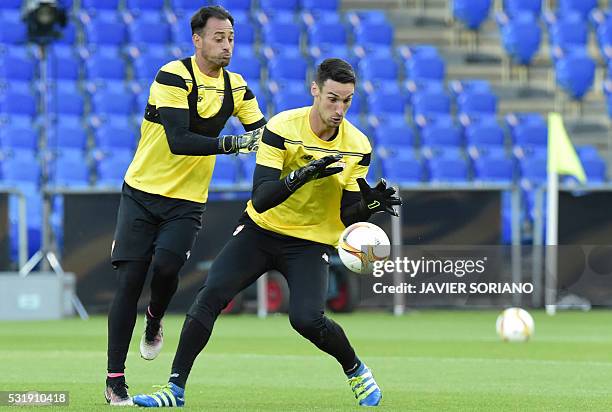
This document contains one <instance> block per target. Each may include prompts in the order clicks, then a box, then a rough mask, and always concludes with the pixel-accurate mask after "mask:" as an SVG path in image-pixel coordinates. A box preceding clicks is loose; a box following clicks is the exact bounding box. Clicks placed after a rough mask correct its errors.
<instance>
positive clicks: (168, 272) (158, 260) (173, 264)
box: [152, 249, 184, 279]
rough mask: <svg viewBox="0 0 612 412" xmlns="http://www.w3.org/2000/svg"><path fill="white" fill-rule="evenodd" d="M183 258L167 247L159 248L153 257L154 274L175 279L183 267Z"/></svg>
mask: <svg viewBox="0 0 612 412" xmlns="http://www.w3.org/2000/svg"><path fill="white" fill-rule="evenodd" d="M183 263H184V262H183V259H182V258H181V257H180V256H178V255H176V254H175V253H172V252H170V251H167V250H165V249H157V250H156V251H155V256H154V257H153V263H152V266H153V276H156V277H162V278H165V279H173V278H176V277H177V276H178V273H179V271H180V270H181V268H182V267H183Z"/></svg>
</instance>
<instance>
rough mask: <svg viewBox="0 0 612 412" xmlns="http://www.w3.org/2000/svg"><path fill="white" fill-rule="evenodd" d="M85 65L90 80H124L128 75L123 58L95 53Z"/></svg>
mask: <svg viewBox="0 0 612 412" xmlns="http://www.w3.org/2000/svg"><path fill="white" fill-rule="evenodd" d="M85 66H86V68H87V78H88V79H89V80H94V81H104V80H124V79H125V77H126V64H125V61H123V60H122V59H116V58H112V57H106V56H97V55H93V56H90V57H89V59H88V60H87V61H86V62H85Z"/></svg>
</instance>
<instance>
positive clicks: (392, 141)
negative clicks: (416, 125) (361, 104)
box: [374, 124, 414, 149]
mask: <svg viewBox="0 0 612 412" xmlns="http://www.w3.org/2000/svg"><path fill="white" fill-rule="evenodd" d="M374 138H375V139H376V146H377V147H385V148H400V149H401V148H405V149H407V148H413V147H414V132H413V131H412V128H411V127H410V126H408V125H407V124H403V125H394V124H391V125H387V124H381V125H380V126H378V127H377V128H376V129H375V131H374Z"/></svg>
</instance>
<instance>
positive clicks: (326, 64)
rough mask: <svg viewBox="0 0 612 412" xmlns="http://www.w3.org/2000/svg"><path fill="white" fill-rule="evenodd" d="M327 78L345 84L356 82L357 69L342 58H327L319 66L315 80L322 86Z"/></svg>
mask: <svg viewBox="0 0 612 412" xmlns="http://www.w3.org/2000/svg"><path fill="white" fill-rule="evenodd" d="M327 79H331V80H333V81H335V82H338V83H343V84H346V83H353V84H355V80H356V79H355V70H353V66H351V65H350V64H349V63H348V62H346V61H344V60H342V59H325V60H323V61H322V62H321V64H319V67H317V74H316V76H315V82H316V83H317V86H319V88H321V87H323V83H325V81H326V80H327Z"/></svg>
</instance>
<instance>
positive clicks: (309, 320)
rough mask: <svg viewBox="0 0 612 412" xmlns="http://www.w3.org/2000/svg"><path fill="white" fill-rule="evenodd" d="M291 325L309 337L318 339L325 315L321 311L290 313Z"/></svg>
mask: <svg viewBox="0 0 612 412" xmlns="http://www.w3.org/2000/svg"><path fill="white" fill-rule="evenodd" d="M289 322H290V323H291V327H293V329H295V330H296V332H298V333H299V334H300V335H302V336H304V337H306V338H308V339H311V340H312V339H316V338H317V337H318V336H320V335H321V330H322V328H323V327H324V320H323V315H322V314H321V313H320V312H312V313H289Z"/></svg>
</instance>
